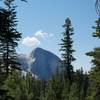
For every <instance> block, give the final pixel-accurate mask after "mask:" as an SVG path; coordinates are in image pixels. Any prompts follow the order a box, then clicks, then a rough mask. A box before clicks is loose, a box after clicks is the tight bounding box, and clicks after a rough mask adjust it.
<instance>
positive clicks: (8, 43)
mask: <svg viewBox="0 0 100 100" xmlns="http://www.w3.org/2000/svg"><path fill="white" fill-rule="evenodd" d="M14 1H15V0H5V1H4V4H5V12H4V15H5V16H6V17H5V20H3V21H5V22H4V24H3V28H2V30H0V31H1V32H0V50H1V51H0V54H1V58H2V60H1V61H2V62H1V63H2V66H3V67H4V68H5V69H4V70H5V72H6V76H8V74H9V72H10V71H12V70H14V69H19V68H18V62H17V54H16V47H17V46H18V41H19V40H20V38H21V33H19V32H18V31H17V29H16V26H17V20H16V11H15V8H16V6H15V5H14V3H13V2H14Z"/></svg>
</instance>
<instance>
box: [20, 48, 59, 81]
mask: <svg viewBox="0 0 100 100" xmlns="http://www.w3.org/2000/svg"><path fill="white" fill-rule="evenodd" d="M19 61H20V63H21V67H22V69H23V70H24V71H27V72H28V71H30V72H32V73H33V74H35V75H37V76H38V77H39V78H40V79H44V80H47V79H49V78H50V77H51V76H52V75H53V74H54V73H55V72H56V69H57V66H58V65H59V62H60V58H58V57H57V56H56V55H55V54H53V53H51V52H49V51H47V50H44V49H42V48H36V49H35V50H33V51H32V52H31V53H30V55H29V56H26V55H22V54H21V55H19Z"/></svg>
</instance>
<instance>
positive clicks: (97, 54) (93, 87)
mask: <svg viewBox="0 0 100 100" xmlns="http://www.w3.org/2000/svg"><path fill="white" fill-rule="evenodd" d="M93 28H95V32H93V37H97V38H98V39H100V19H98V20H97V21H96V27H93ZM86 54H87V55H88V56H91V57H92V61H91V62H92V64H93V67H92V69H91V70H90V72H89V85H90V86H89V89H88V96H87V100H97V99H96V98H99V97H98V96H100V92H98V90H99V89H100V47H97V48H95V49H94V51H91V52H88V53H86Z"/></svg>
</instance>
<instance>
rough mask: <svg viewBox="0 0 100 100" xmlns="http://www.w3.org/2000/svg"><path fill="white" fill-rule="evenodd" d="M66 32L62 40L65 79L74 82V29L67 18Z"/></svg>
mask: <svg viewBox="0 0 100 100" xmlns="http://www.w3.org/2000/svg"><path fill="white" fill-rule="evenodd" d="M63 27H64V29H65V32H63V39H61V41H62V43H61V44H60V45H61V49H60V51H61V53H62V54H61V55H62V64H63V67H64V69H65V71H64V73H65V77H66V78H68V79H69V80H70V81H72V78H73V76H72V75H73V66H72V62H73V61H74V60H75V58H74V57H73V52H74V51H75V50H73V49H72V44H73V41H72V38H71V36H72V35H73V28H72V26H71V20H70V19H69V18H67V19H66V20H65V24H64V25H63Z"/></svg>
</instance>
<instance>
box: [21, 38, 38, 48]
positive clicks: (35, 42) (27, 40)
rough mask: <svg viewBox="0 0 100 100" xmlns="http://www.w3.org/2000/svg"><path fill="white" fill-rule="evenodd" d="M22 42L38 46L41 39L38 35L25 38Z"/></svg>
mask: <svg viewBox="0 0 100 100" xmlns="http://www.w3.org/2000/svg"><path fill="white" fill-rule="evenodd" d="M22 44H24V45H26V46H32V47H37V46H38V45H39V44H40V41H39V40H38V39H37V38H36V37H29V36H27V37H26V38H24V39H23V41H22Z"/></svg>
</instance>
